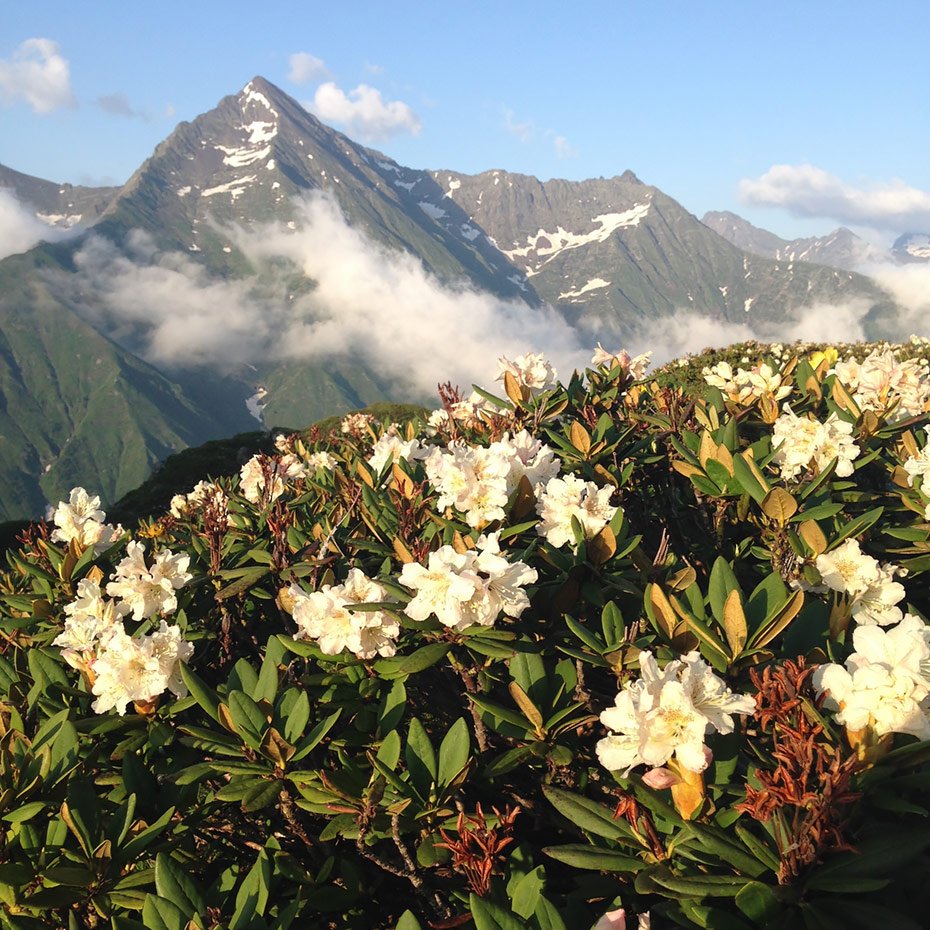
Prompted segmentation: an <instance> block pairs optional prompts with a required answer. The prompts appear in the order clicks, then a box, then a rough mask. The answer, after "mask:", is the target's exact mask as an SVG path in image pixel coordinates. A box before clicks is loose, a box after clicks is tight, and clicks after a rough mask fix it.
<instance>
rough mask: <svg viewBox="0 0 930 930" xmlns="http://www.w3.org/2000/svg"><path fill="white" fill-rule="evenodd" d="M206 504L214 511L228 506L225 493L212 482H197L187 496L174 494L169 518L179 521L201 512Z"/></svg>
mask: <svg viewBox="0 0 930 930" xmlns="http://www.w3.org/2000/svg"><path fill="white" fill-rule="evenodd" d="M208 503H210V504H211V505H212V506H213V507H214V508H215V509H225V508H226V506H227V504H228V498H227V497H226V492H225V491H224V490H223V489H222V488H221V487H219V486H218V485H217V484H216V483H215V482H213V481H198V482H197V484H195V485H194V487H193V489H192V490H191V491H190V492H189V493H188V494H175V495H174V497H172V498H171V505H170V509H171V516H173V517H175V518H177V519H180V518H181V517H182V516H184V515H186V514H189V513H192V512H194V511H198V510H203V509H204V507H205V506H206V505H207V504H208Z"/></svg>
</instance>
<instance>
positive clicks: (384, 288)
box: [75, 194, 591, 395]
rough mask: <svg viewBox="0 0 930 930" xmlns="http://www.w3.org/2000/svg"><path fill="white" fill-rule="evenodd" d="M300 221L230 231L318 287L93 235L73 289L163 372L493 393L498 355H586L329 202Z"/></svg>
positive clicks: (569, 358) (139, 236)
mask: <svg viewBox="0 0 930 930" xmlns="http://www.w3.org/2000/svg"><path fill="white" fill-rule="evenodd" d="M297 226H298V228H297V229H296V230H291V229H289V228H287V227H285V226H284V225H283V224H271V225H267V226H263V227H261V228H257V229H253V230H242V229H239V230H235V231H227V233H228V234H229V235H230V236H231V237H232V238H233V240H234V241H235V244H236V245H237V247H238V248H239V249H241V250H242V252H244V253H245V254H246V255H247V256H248V257H249V258H251V259H254V260H256V261H257V262H261V261H263V260H266V259H267V260H277V261H280V260H282V259H284V260H288V261H290V262H292V263H293V264H294V265H296V266H297V268H299V269H300V270H301V271H302V272H303V274H304V275H306V276H307V278H309V279H311V280H312V281H313V282H315V286H313V287H312V289H309V290H307V291H305V292H303V293H294V292H288V291H287V290H285V288H284V286H283V285H282V284H281V283H278V284H276V285H273V286H269V285H268V284H267V282H265V281H264V280H262V281H259V280H258V279H257V278H252V279H238V280H223V279H219V278H215V277H212V276H211V275H210V274H209V273H208V272H207V271H206V270H205V269H204V268H203V267H202V266H201V265H198V264H197V263H196V262H195V261H193V260H192V259H191V258H190V257H189V256H188V255H184V254H181V253H165V252H159V251H158V250H157V249H156V248H155V246H154V244H153V242H152V240H151V239H150V238H149V237H148V236H147V235H145V234H144V233H139V232H137V233H135V234H133V235H132V236H131V237H130V240H129V242H128V246H127V250H126V251H121V250H119V249H117V248H116V246H114V245H113V244H112V243H110V242H108V241H106V240H104V239H101V238H92V239H91V240H89V241H88V242H87V243H86V244H85V245H84V247H83V248H82V249H81V250H80V251H79V252H78V253H77V255H76V257H75V263H76V265H77V267H78V281H77V285H78V288H79V289H80V290H81V291H83V292H85V293H93V294H94V297H95V302H94V305H93V306H91V305H88V306H87V307H86V308H85V311H84V312H85V313H86V314H87V315H89V316H91V317H92V318H93V319H94V321H95V322H96V323H97V324H98V325H100V326H101V327H102V328H104V329H105V330H106V331H107V332H109V333H110V334H111V335H112V336H113V337H114V338H116V339H117V340H118V341H122V342H124V343H127V344H130V345H132V346H133V347H134V348H135V349H136V350H137V351H138V352H139V353H140V354H141V355H142V356H143V357H145V358H146V359H147V360H148V361H150V362H152V363H153V364H155V365H158V366H164V367H185V366H197V365H204V364H210V365H219V366H225V367H227V368H228V367H235V366H238V365H243V364H249V363H252V364H254V363H260V362H266V361H286V360H300V359H308V360H318V361H319V360H323V359H327V358H332V357H339V358H355V359H358V360H360V361H362V362H364V363H365V364H366V365H369V366H370V367H371V368H372V369H374V370H376V371H377V372H378V373H379V374H380V375H382V376H384V377H387V378H390V379H391V380H393V381H394V382H396V383H398V384H399V385H401V386H403V387H404V388H405V389H408V390H411V391H413V392H416V393H417V394H420V395H432V394H433V393H434V391H435V388H436V385H437V383H439V382H441V381H446V380H452V381H453V382H454V383H457V384H460V385H462V386H468V385H470V384H472V383H473V382H476V381H477V382H479V383H484V384H487V383H488V382H489V379H490V378H491V377H493V375H494V373H495V371H494V368H495V366H494V361H495V359H496V358H497V357H498V356H500V355H507V356H510V357H513V356H515V355H519V354H521V353H523V352H526V351H531V350H532V351H541V352H544V353H545V354H546V355H547V356H548V357H550V358H551V359H552V360H553V361H554V363H555V364H556V365H557V367H558V368H559V370H560V371H561V372H562V373H563V374H565V375H567V374H568V373H570V372H571V371H572V369H573V368H575V367H578V366H583V365H584V364H585V363H586V362H587V361H588V360H589V359H590V354H591V351H590V347H589V345H588V344H587V340H586V339H584V338H583V337H581V336H579V334H578V333H577V332H576V331H575V330H574V329H573V328H572V327H571V326H569V324H568V323H567V322H566V321H565V320H564V319H563V318H562V317H561V316H560V315H559V314H558V313H557V312H556V311H555V310H553V309H552V308H548V307H544V308H534V307H530V306H528V305H527V304H525V303H523V302H522V301H507V300H504V299H502V298H499V297H496V296H494V295H492V294H489V293H485V292H480V291H477V290H474V289H472V288H469V287H465V286H461V287H453V286H450V285H448V284H444V283H443V282H441V281H439V279H437V278H436V277H435V276H434V275H432V274H430V273H429V272H428V271H426V270H425V269H424V268H423V266H422V264H421V263H420V261H419V260H418V259H416V258H415V257H413V256H411V255H408V254H406V253H402V252H397V251H394V250H390V249H387V248H384V247H383V246H380V245H378V244H377V243H375V242H373V241H372V240H370V239H369V238H367V237H366V236H365V235H364V234H363V233H361V232H360V231H358V230H357V229H354V228H352V227H350V226H349V225H348V223H347V222H346V220H345V218H344V216H343V215H342V213H341V211H340V210H339V207H338V205H337V204H336V203H335V201H334V200H333V199H332V198H331V197H328V196H326V195H323V194H314V195H312V196H310V197H309V198H308V199H307V200H305V201H304V202H303V204H302V205H301V209H300V215H299V217H298V220H297ZM284 277H285V276H283V275H279V276H277V277H276V280H277V281H279V282H280V281H281V280H282V279H283V278H284ZM582 340H583V341H582Z"/></svg>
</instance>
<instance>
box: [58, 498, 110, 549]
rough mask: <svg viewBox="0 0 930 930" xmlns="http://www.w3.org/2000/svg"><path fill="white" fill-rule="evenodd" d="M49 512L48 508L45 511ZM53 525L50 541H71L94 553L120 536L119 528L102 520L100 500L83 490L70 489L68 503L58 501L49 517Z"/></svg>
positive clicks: (106, 546) (103, 515)
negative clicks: (90, 548) (90, 549)
mask: <svg viewBox="0 0 930 930" xmlns="http://www.w3.org/2000/svg"><path fill="white" fill-rule="evenodd" d="M49 509H50V510H51V508H49ZM51 519H52V520H53V521H54V523H55V529H54V530H52V542H62V543H65V544H67V543H70V542H72V541H74V542H76V543H78V545H80V546H82V547H84V548H87V547H88V546H92V547H93V549H94V552H97V553H100V552H102V551H103V550H104V549H107V548H109V547H110V546H111V545H113V543H115V542H116V540H117V539H119V537H120V536H122V535H123V528H122V527H121V526H109V525H108V524H106V523H104V522H103V521H104V520H105V519H106V514H105V513H104V512H103V511H102V510H101V509H100V498H99V497H98V496H96V495H94V496H93V497H91V496H90V495H89V494H88V493H87V491H85V490H84V488H72V489H71V493H70V495H69V496H68V501H67V502H65V501H59V502H58V506H57V507H56V508H55V510H54V511H53V512H52V514H51Z"/></svg>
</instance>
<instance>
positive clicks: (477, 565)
mask: <svg viewBox="0 0 930 930" xmlns="http://www.w3.org/2000/svg"><path fill="white" fill-rule="evenodd" d="M536 577H537V575H536V570H535V569H533V568H530V566H528V565H527V564H525V563H524V562H519V561H518V562H510V561H508V560H507V559H506V558H505V557H504V556H502V555H501V554H500V545H499V541H498V534H497V533H492V534H490V535H489V536H481V537H480V538H479V540H478V547H477V549H470V550H468V551H467V552H463V553H460V552H456V551H455V549H453V548H452V546H442V547H440V548H439V549H437V550H435V551H434V552H431V553H430V554H429V556H428V557H427V563H426V565H425V566H424V565H421V564H419V563H418V562H408V563H407V564H406V565H404V567H403V569H402V570H401V573H400V579H399V580H400V583H401V584H403V585H406V586H407V587H408V588H412V589H413V590H414V591H415V592H416V593H415V595H414V596H413V598H411V600H410V603H409V604H407V606H406V607H405V608H404V613H405V614H407V616H408V617H410V618H411V619H413V620H417V621H420V622H422V621H424V620H427V619H428V618H429V617H431V616H435V617H436V619H437V620H439V622H440V623H441V624H443V626H447V627H451V628H452V629H455V630H464V629H465V628H466V627H470V626H472V625H474V624H477V625H479V626H492V625H493V624H494V622H495V621H496V620H497V618H498V617H499V616H500V615H501V614H502V613H503V614H505V615H506V616H508V617H514V618H516V617H519V616H520V615H521V614H522V613H523V611H524V610H526V608H527V607H529V603H530V602H529V598H528V597H527V594H526V592H525V591H524V590H523V586H524V585H527V584H532V583H533V582H534V581H536Z"/></svg>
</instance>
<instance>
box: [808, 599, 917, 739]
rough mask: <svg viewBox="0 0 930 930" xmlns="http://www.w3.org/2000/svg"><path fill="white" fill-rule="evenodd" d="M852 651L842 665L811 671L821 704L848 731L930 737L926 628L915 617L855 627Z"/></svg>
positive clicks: (821, 667)
mask: <svg viewBox="0 0 930 930" xmlns="http://www.w3.org/2000/svg"><path fill="white" fill-rule="evenodd" d="M853 647H854V648H855V650H856V651H855V652H854V653H853V654H852V655H851V656H850V657H849V658H848V659H847V660H846V664H845V666H842V665H837V664H836V663H829V664H827V665H822V666H820V668H818V669H817V671H816V672H815V673H814V685H815V687H816V688H817V691H818V693H821V694H825V695H826V700H825V701H824V706H825V707H826V708H827V709H828V710H832V711H835V712H836V719H837V722H838V723H841V724H843V725H844V726H846V727H848V728H849V729H850V730H863V729H865V728H866V727H869V728H871V729H872V730H873V731H874V732H875V733H876V735H878V736H883V735H885V734H886V733H911V734H913V735H914V736H917V737H919V738H920V739H930V629H928V627H927V625H926V624H925V623H924V621H923V620H921V619H920V618H918V617H913V616H908V617H905V618H904V620H902V621H901V622H900V623H899V624H898V625H897V626H894V627H891V628H890V629H881V628H879V627H877V626H858V627H856V629H855V630H854V631H853Z"/></svg>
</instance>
